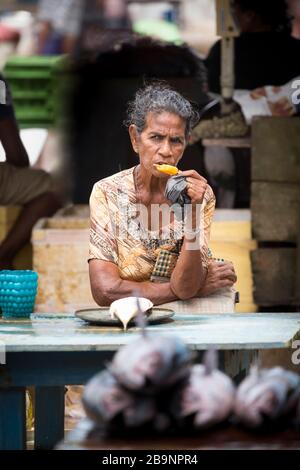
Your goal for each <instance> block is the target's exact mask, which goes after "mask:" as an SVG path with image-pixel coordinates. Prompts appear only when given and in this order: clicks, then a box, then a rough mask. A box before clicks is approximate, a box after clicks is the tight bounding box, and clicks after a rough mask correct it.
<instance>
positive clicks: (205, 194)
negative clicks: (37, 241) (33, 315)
mask: <svg viewBox="0 0 300 470" xmlns="http://www.w3.org/2000/svg"><path fill="white" fill-rule="evenodd" d="M194 123H195V113H194V111H193V109H192V106H191V104H190V103H189V101H187V100H186V99H185V98H183V97H182V96H181V95H180V94H179V93H177V92H176V91H174V90H172V89H170V88H168V87H167V86H165V85H162V84H155V85H149V86H147V87H145V88H144V89H142V90H139V91H138V92H137V93H136V96H135V99H134V101H133V102H132V103H131V104H130V106H129V111H128V129H129V135H130V139H131V143H132V146H133V149H134V151H135V152H136V153H137V155H138V158H139V164H138V165H137V166H135V167H134V168H130V169H128V170H124V171H121V172H120V173H117V174H115V175H113V176H110V177H108V178H105V179H102V180H100V181H98V182H97V183H96V184H95V186H94V188H93V191H92V194H91V198H90V210H91V229H90V253H89V272H90V281H91V289H92V294H93V297H94V299H95V301H96V302H97V303H98V304H99V305H102V306H104V305H110V303H111V302H112V301H114V300H116V299H119V298H122V297H127V296H131V295H133V294H135V293H137V292H138V294H139V295H140V296H143V297H147V298H148V299H150V300H151V301H152V302H153V303H154V304H155V305H160V304H165V303H169V302H174V301H179V300H184V301H186V300H187V299H192V298H195V297H202V296H206V295H208V294H211V293H213V292H215V291H218V290H219V289H221V288H224V287H231V286H232V285H233V284H234V282H235V281H236V275H235V272H234V268H233V266H232V264H231V263H226V262H225V263H223V264H219V263H217V262H215V261H213V260H211V259H209V249H208V240H209V232H210V225H211V219H212V216H213V212H214V206H215V198H214V194H213V192H212V189H211V188H210V186H208V184H207V181H206V180H205V178H203V177H202V176H201V175H200V174H199V173H197V172H196V171H195V170H187V171H182V172H180V177H183V178H181V179H182V180H183V183H184V186H185V189H184V191H183V192H184V193H185V196H187V199H185V200H186V201H187V200H188V202H189V204H187V206H188V209H189V210H187V211H185V215H184V217H180V214H182V212H181V211H180V210H179V211H178V210H177V211H176V210H175V209H174V211H173V210H172V203H171V201H170V200H169V199H168V198H167V197H166V196H167V193H166V185H167V182H168V179H169V178H170V176H169V175H166V174H164V173H161V172H160V171H159V170H158V169H157V167H156V165H160V164H168V165H172V166H176V167H177V165H178V163H179V162H180V160H181V158H182V157H183V153H184V150H185V147H186V145H187V142H188V139H189V135H190V132H191V129H192V126H193V124H194ZM181 183H182V181H181ZM169 189H170V188H169ZM177 206H178V205H177ZM166 208H167V209H170V210H169V211H167V212H168V215H169V219H168V220H167V221H166V219H165V217H164V215H165V213H166ZM177 208H178V207H177ZM137 215H138V216H137ZM151 229H152V230H151ZM153 229H154V230H153ZM161 281H163V282H161Z"/></svg>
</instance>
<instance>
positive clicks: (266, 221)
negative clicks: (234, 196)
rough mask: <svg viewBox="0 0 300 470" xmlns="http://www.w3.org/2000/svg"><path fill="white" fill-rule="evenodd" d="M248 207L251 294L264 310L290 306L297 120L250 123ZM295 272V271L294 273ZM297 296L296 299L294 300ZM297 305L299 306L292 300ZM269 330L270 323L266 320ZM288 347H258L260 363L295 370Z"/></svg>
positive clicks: (297, 212) (297, 224) (299, 177)
mask: <svg viewBox="0 0 300 470" xmlns="http://www.w3.org/2000/svg"><path fill="white" fill-rule="evenodd" d="M251 211H252V222H253V235H254V237H255V239H256V240H257V241H258V249H257V250H255V251H254V252H253V253H252V266H253V278H254V288H255V290H254V297H255V300H256V302H257V304H258V305H259V306H260V307H262V308H264V309H268V310H273V311H278V310H279V311H282V312H285V311H286V310H289V309H296V305H297V302H299V297H300V292H299V285H298V287H297V282H298V283H299V278H298V279H296V278H297V257H298V266H299V262H300V259H299V257H300V233H299V232H300V119H299V118H279V117H261V118H256V119H255V121H254V122H253V125H252V188H251ZM298 276H299V272H298ZM297 297H298V301H297ZM298 305H299V304H298ZM270 328H272V322H271V321H270ZM293 352H294V349H293V344H291V345H290V348H289V349H285V350H280V349H275V350H272V351H261V352H260V353H259V361H260V364H261V366H262V367H272V366H279V365H280V366H282V367H286V368H288V369H291V370H294V371H295V372H299V365H295V364H292V361H291V358H292V354H293Z"/></svg>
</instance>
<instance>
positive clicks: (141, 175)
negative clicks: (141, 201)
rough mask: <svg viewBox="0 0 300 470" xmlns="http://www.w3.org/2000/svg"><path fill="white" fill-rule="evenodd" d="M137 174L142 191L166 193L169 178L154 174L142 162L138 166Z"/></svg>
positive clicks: (139, 187) (137, 181)
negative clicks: (158, 176)
mask: <svg viewBox="0 0 300 470" xmlns="http://www.w3.org/2000/svg"><path fill="white" fill-rule="evenodd" d="M135 176H136V183H137V186H138V189H139V190H140V191H146V192H147V193H149V194H162V195H163V194H164V192H165V187H166V184H167V178H157V177H155V176H153V175H152V174H151V173H149V171H148V170H147V169H146V168H144V167H143V166H142V165H141V164H139V165H138V166H137V167H136V171H135Z"/></svg>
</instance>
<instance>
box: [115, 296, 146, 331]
mask: <svg viewBox="0 0 300 470" xmlns="http://www.w3.org/2000/svg"><path fill="white" fill-rule="evenodd" d="M152 307H153V303H152V302H151V301H150V300H149V299H146V298H144V297H140V298H139V299H138V303H137V298H136V297H125V298H123V299H118V300H115V301H114V302H112V304H111V306H110V308H109V312H110V315H111V317H112V318H118V319H119V320H120V322H121V323H122V325H123V328H124V331H126V330H127V326H128V323H129V322H130V321H131V320H132V319H133V318H134V317H136V316H137V315H138V313H140V312H142V313H146V312H150V311H151V309H152Z"/></svg>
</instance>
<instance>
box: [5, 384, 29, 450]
mask: <svg viewBox="0 0 300 470" xmlns="http://www.w3.org/2000/svg"><path fill="white" fill-rule="evenodd" d="M0 449H1V450H23V449H26V401H25V388H23V387H20V388H0Z"/></svg>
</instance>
